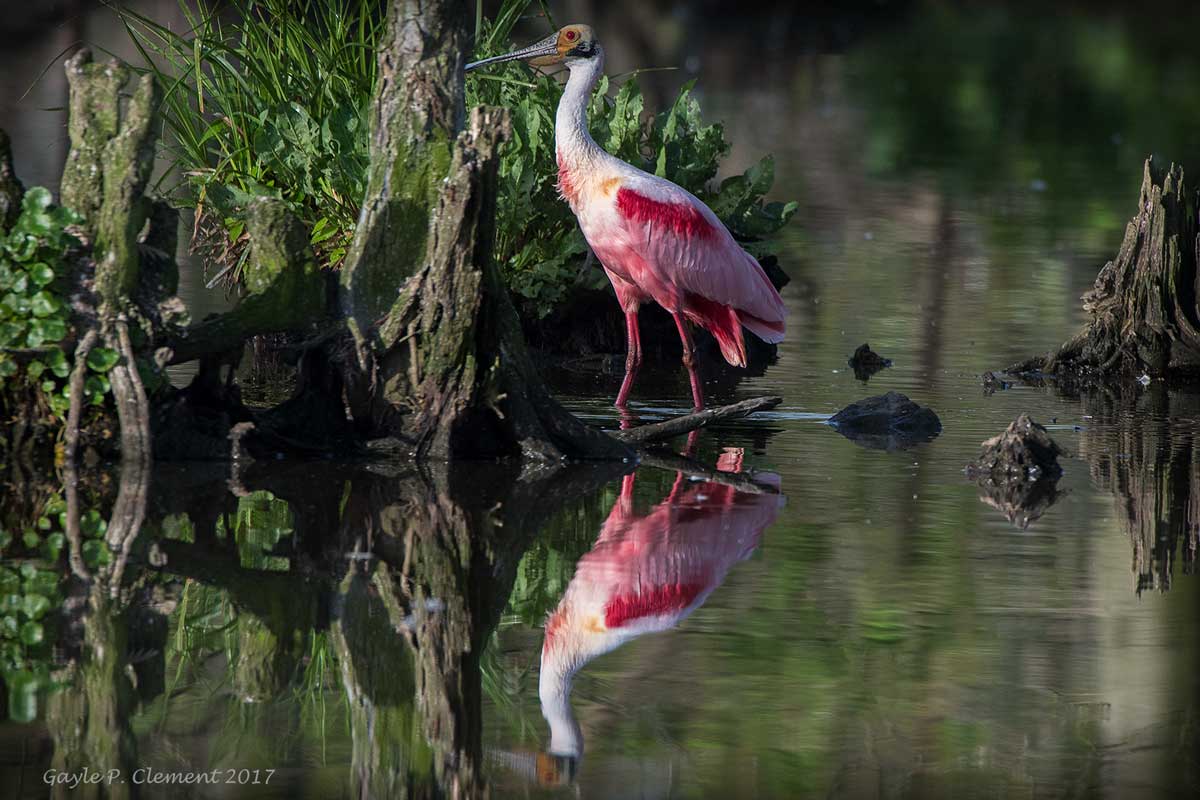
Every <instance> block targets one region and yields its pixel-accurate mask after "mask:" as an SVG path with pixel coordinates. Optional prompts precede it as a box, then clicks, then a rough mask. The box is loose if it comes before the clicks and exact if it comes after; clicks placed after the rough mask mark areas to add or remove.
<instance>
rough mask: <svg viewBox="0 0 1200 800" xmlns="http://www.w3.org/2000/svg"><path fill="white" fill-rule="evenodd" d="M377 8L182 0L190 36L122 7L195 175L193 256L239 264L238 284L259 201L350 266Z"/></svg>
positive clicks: (175, 154) (181, 197) (184, 190)
mask: <svg viewBox="0 0 1200 800" xmlns="http://www.w3.org/2000/svg"><path fill="white" fill-rule="evenodd" d="M218 6H219V8H218ZM377 6H378V4H376V3H371V2H368V1H367V0H307V1H306V2H296V0H231V2H226V3H221V4H216V3H208V2H203V1H202V2H200V3H199V7H198V11H193V10H192V9H191V6H190V4H189V3H186V2H181V3H180V8H181V9H182V10H183V13H184V14H185V16H186V18H187V20H188V24H189V30H188V31H186V32H183V33H180V32H176V31H172V30H170V29H168V28H166V27H165V26H163V25H160V24H158V23H156V22H154V21H153V20H151V19H149V18H147V17H145V16H142V15H140V14H137V13H135V12H132V11H129V10H128V9H120V10H119V13H120V14H121V16H122V19H123V20H124V22H125V24H126V27H127V29H128V31H129V34H130V36H131V38H132V39H133V41H134V43H135V44H136V45H137V47H138V49H139V51H140V52H141V54H142V56H143V58H144V59H145V62H146V63H145V67H144V68H145V69H149V70H151V71H153V72H154V73H155V74H156V76H157V78H158V80H159V81H160V82H161V83H162V84H163V86H164V95H163V104H162V117H163V122H164V125H165V127H166V134H167V135H166V136H165V137H164V142H165V144H166V148H167V156H168V157H169V158H170V160H172V161H173V162H174V163H175V165H176V166H177V167H178V168H179V170H180V172H181V173H182V175H183V176H184V178H185V180H184V181H183V183H182V184H180V185H179V186H178V187H176V191H175V192H174V197H175V199H176V200H177V201H178V202H179V203H180V205H182V206H185V207H192V208H195V210H196V219H197V223H196V230H195V235H194V239H193V246H195V247H197V248H198V249H200V250H201V251H202V252H204V253H205V254H206V255H208V256H209V257H210V258H212V259H213V260H214V261H216V262H217V263H219V264H223V265H225V266H231V267H233V268H234V269H233V271H232V272H231V273H230V275H231V278H233V279H234V280H236V279H237V278H238V277H239V273H240V270H241V266H242V265H243V263H244V262H245V258H246V243H247V240H248V237H247V235H246V233H245V222H246V218H245V215H246V209H247V208H248V206H249V204H250V202H251V201H252V200H253V199H254V198H256V197H274V198H278V199H282V200H284V201H286V202H287V203H288V205H289V206H290V207H291V209H292V211H293V212H294V213H295V214H296V215H297V216H299V218H300V219H301V220H302V221H303V222H304V224H305V226H306V227H307V228H308V229H309V231H310V232H311V240H312V244H313V247H314V249H315V250H316V252H317V254H318V257H319V258H320V260H321V262H322V264H323V265H325V266H328V267H337V266H338V265H340V264H341V262H342V259H343V258H344V257H345V255H346V248H347V246H348V244H349V242H350V237H351V236H352V235H353V232H354V222H355V219H356V218H357V216H358V208H359V203H360V202H361V201H362V196H363V192H364V189H365V187H366V168H367V121H366V115H367V108H368V106H369V104H370V100H371V93H372V90H373V88H374V86H375V68H376V60H375V44H376V42H377V40H378V38H379V32H380V27H381V25H382V15H381V13H380V12H379V10H378V8H377ZM231 20H232V21H231Z"/></svg>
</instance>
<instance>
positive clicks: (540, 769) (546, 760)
mask: <svg viewBox="0 0 1200 800" xmlns="http://www.w3.org/2000/svg"><path fill="white" fill-rule="evenodd" d="M488 760H490V761H491V762H492V763H493V764H496V765H497V766H500V767H502V768H503V769H506V770H507V771H509V772H511V773H513V774H514V775H517V776H519V777H520V778H522V779H523V780H524V781H526V782H528V783H533V782H534V781H536V782H537V783H538V785H540V786H566V785H568V784H571V783H574V781H575V776H576V775H577V774H578V772H579V759H577V758H574V757H572V756H565V755H556V754H554V753H534V752H529V751H522V750H517V751H512V750H490V751H489V752H488Z"/></svg>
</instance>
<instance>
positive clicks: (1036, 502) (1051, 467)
mask: <svg viewBox="0 0 1200 800" xmlns="http://www.w3.org/2000/svg"><path fill="white" fill-rule="evenodd" d="M1065 455H1067V451H1066V450H1064V449H1063V448H1061V447H1059V445H1058V443H1057V442H1055V441H1054V440H1053V439H1051V438H1050V434H1049V433H1048V432H1047V431H1046V429H1045V428H1044V427H1042V426H1041V425H1039V424H1037V423H1036V422H1034V421H1033V420H1032V419H1030V417H1029V415H1028V414H1022V415H1021V416H1019V417H1017V419H1016V420H1015V421H1014V422H1013V423H1012V424H1011V425H1009V426H1008V427H1007V428H1006V429H1005V430H1004V432H1003V433H1001V434H1000V435H999V436H993V437H992V438H991V439H988V440H987V441H986V442H984V443H983V449H982V450H981V451H980V453H979V458H977V459H976V460H975V461H972V462H971V463H970V464H967V466H966V468H965V469H964V472H966V474H967V477H968V478H970V479H971V480H973V481H975V482H976V483H978V484H979V486H980V488H981V489H983V494H981V495H980V497H979V499H980V501H981V502H984V503H987V504H988V505H990V506H992V507H993V508H996V509H999V510H1000V511H1001V512H1003V513H1004V515H1005V516H1006V517H1007V518H1008V521H1009V522H1011V523H1013V524H1014V525H1016V526H1018V527H1020V528H1022V529H1024V528H1027V527H1029V525H1030V523H1032V522H1033V521H1034V520H1036V519H1037V518H1038V517H1040V516H1041V515H1042V514H1044V513H1045V511H1046V509H1048V508H1049V507H1050V506H1051V505H1053V504H1054V502H1055V501H1056V500H1058V498H1059V497H1061V496H1062V494H1063V492H1060V491H1058V488H1057V484H1058V479H1059V477H1060V476H1061V475H1062V467H1060V466H1059V464H1058V457H1059V456H1065Z"/></svg>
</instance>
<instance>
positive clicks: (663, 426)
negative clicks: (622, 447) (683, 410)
mask: <svg viewBox="0 0 1200 800" xmlns="http://www.w3.org/2000/svg"><path fill="white" fill-rule="evenodd" d="M782 402H783V398H782V397H754V398H751V399H750V400H743V401H741V402H740V403H734V404H733V405H728V406H720V407H718V408H706V409H704V410H702V411H696V412H693V413H691V414H684V415H683V416H682V417H674V418H673V419H668V420H664V421H663V422H653V423H650V424H649V425H639V426H638V427H636V428H630V429H628V430H624V431H617V432H615V433H613V434H612V435H613V437H614V438H616V439H618V440H620V441H622V442H627V443H629V444H634V445H642V444H647V443H649V442H658V441H662V440H663V439H670V438H673V437H675V436H679V435H681V434H684V433H691V432H692V431H694V430H699V429H700V428H704V427H707V426H709V425H711V424H713V423H714V422H723V421H725V420H730V419H738V418H739V417H744V416H746V415H747V414H753V413H754V412H756V411H767V410H769V409H772V408H775V406H777V405H779V404H780V403H782Z"/></svg>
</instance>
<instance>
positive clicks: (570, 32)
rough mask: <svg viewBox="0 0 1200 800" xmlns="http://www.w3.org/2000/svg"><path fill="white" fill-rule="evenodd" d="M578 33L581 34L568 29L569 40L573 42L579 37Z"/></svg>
mask: <svg viewBox="0 0 1200 800" xmlns="http://www.w3.org/2000/svg"><path fill="white" fill-rule="evenodd" d="M578 35H579V34H578V33H576V32H575V31H567V41H568V42H573V41H575V37H577V36H578Z"/></svg>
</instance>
